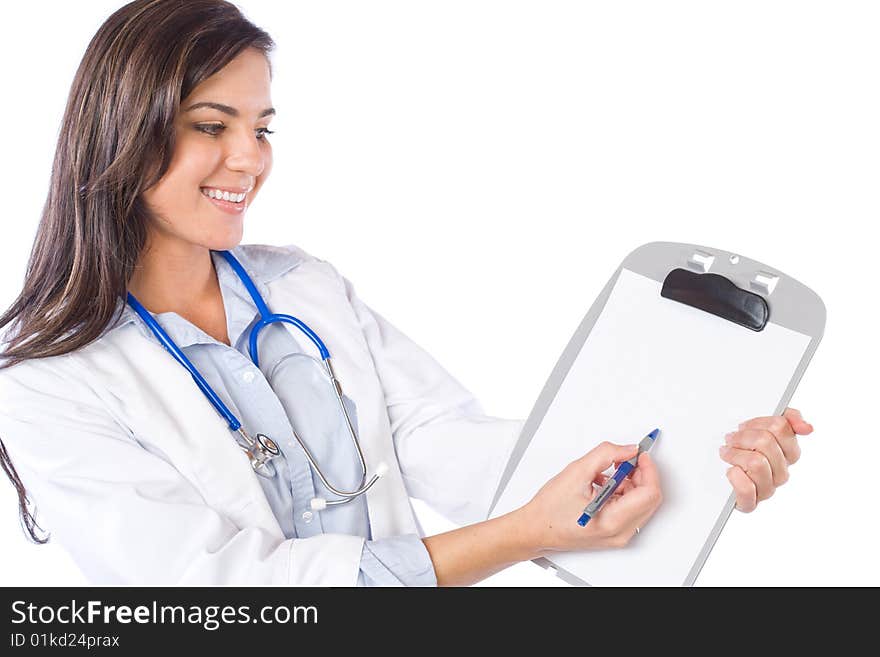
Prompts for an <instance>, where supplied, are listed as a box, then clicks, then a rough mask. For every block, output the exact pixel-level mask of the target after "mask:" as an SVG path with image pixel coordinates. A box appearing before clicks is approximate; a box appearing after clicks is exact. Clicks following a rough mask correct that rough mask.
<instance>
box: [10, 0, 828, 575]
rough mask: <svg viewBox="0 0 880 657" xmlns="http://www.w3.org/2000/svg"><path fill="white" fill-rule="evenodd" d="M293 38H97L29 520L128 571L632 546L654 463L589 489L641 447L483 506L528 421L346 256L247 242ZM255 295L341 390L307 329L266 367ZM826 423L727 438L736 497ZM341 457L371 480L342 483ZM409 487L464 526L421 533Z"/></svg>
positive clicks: (341, 568)
mask: <svg viewBox="0 0 880 657" xmlns="http://www.w3.org/2000/svg"><path fill="white" fill-rule="evenodd" d="M272 47H273V43H272V41H271V39H270V38H269V36H268V35H267V34H266V33H265V32H263V31H262V30H260V29H258V28H257V27H255V26H254V25H252V24H251V23H250V22H248V21H247V20H246V19H245V18H244V17H243V16H242V15H241V14H240V12H239V11H238V10H237V9H236V8H235V7H234V6H233V5H231V4H229V3H227V2H223V1H221V0H187V1H182V0H137V1H135V2H132V3H130V4H128V5H126V6H124V7H123V8H121V9H120V10H118V11H117V12H116V13H114V14H113V15H112V16H111V17H110V18H109V19H108V20H107V21H106V22H105V23H104V25H103V26H102V27H101V28H100V29H99V31H98V33H97V34H96V35H95V37H94V39H93V40H92V42H91V43H90V45H89V47H88V50H87V52H86V54H85V56H84V58H83V61H82V63H81V65H80V67H79V70H78V71H77V74H76V78H75V81H74V84H73V87H72V90H71V93H70V98H69V102H68V105H67V109H66V112H65V115H64V118H63V124H62V129H61V135H60V139H59V143H58V147H57V151H56V158H55V162H54V166H53V171H52V182H51V188H50V191H49V197H48V200H47V204H46V206H45V209H44V213H43V217H42V220H41V223H40V226H39V230H38V233H37V237H36V240H35V244H34V248H33V252H32V254H31V259H30V263H29V266H28V270H27V276H26V282H25V286H24V289H23V290H22V292H21V294H20V296H19V297H18V299H16V301H15V302H14V303H13V305H12V306H11V308H10V309H9V310H8V311H7V312H6V313H5V314H4V316H3V317H2V318H0V327H2V326H7V325H9V327H10V330H9V333H8V334H7V336H6V343H5V349H4V352H3V355H4V357H5V360H4V362H3V363H2V369H0V399H2V400H3V406H2V407H0V433H2V437H3V439H4V440H5V444H4V445H3V449H2V457H3V459H2V462H3V466H4V470H5V471H6V473H7V475H8V476H9V477H10V479H11V480H12V481H13V483H14V485H15V486H16V488H17V490H18V493H19V502H20V512H21V516H22V519H23V522H24V523H25V526H26V528H27V530H28V532H29V534H30V536H31V537H32V538H33V539H34V540H36V541H44V540H45V539H42V538H40V537H38V536H37V534H36V532H35V527H37V526H36V525H35V520H34V516H33V514H32V513H31V511H30V509H29V507H28V503H29V498H28V492H30V494H31V495H32V496H33V500H34V501H35V502H36V503H38V504H39V505H40V507H39V508H40V510H41V512H42V513H43V515H44V517H45V519H46V520H47V521H48V526H49V527H50V528H51V530H52V532H53V533H54V534H56V535H57V536H58V537H59V540H60V541H61V542H62V543H63V544H64V545H65V546H66V547H67V549H68V551H69V552H70V553H71V555H72V556H73V558H74V559H75V561H76V562H77V563H78V564H79V565H80V567H81V568H82V569H83V571H84V573H85V574H86V575H87V576H88V577H89V578H90V579H91V580H93V581H95V582H98V583H110V584H160V583H165V584H168V583H171V584H206V583H208V584H282V583H284V584H317V585H343V586H349V585H356V584H357V585H391V584H404V585H434V584H439V585H466V584H471V583H474V582H477V581H479V580H481V579H483V578H485V577H487V576H489V575H491V574H493V573H495V572H498V571H499V570H501V569H503V568H504V567H506V566H508V565H510V564H513V563H516V562H519V561H523V560H526V559H534V558H537V557H539V556H542V555H546V554H548V553H550V552H553V551H558V550H582V549H599V548H608V549H613V548H616V547H620V546H623V545H625V544H626V543H627V542H628V541H629V540H630V539H631V537H632V536H633V535H634V534H635V532H636V531H637V529H638V528H639V527H641V526H643V525H644V524H645V523H646V522H647V520H648V519H649V518H650V517H651V515H652V514H653V513H654V511H655V510H656V509H657V507H658V505H659V504H660V502H661V497H662V496H661V488H660V484H659V481H658V477H657V471H656V469H655V467H654V464H653V462H652V460H651V458H650V456H649V455H647V454H645V455H642V456H641V457H640V460H639V467H638V468H637V469H636V471H635V472H634V474H633V476H632V477H631V480H630V481H628V482H627V483H626V484H625V485H624V486H623V487H622V488H621V489H620V490H619V491H618V493H616V495H615V498H614V499H613V500H612V501H610V502H609V503H608V504H607V505H606V507H605V508H604V509H603V511H602V513H600V514H598V515H597V516H596V518H595V520H594V521H593V522H590V523H589V524H588V525H587V526H586V527H580V526H578V525H577V524H576V523H575V522H573V519H574V518H577V517H578V516H579V515H580V512H581V511H582V509H583V507H584V506H585V504H586V502H587V501H588V499H587V493H588V492H589V490H590V482H593V483H596V484H601V483H602V482H603V480H604V476H603V475H602V474H601V473H602V472H603V471H604V470H606V469H607V468H608V467H609V466H611V465H612V464H614V463H615V462H620V461H622V460H625V459H628V458H630V457H632V456H633V455H634V454H635V451H636V450H635V446H633V445H628V446H627V445H623V446H622V445H613V444H610V443H603V444H601V445H600V446H598V447H597V448H595V449H594V450H592V451H590V452H589V453H588V454H586V455H585V456H583V457H582V458H580V459H578V460H577V461H575V462H573V463H571V464H569V465H568V466H567V467H566V468H565V469H564V470H563V471H562V472H560V473H559V474H558V475H557V476H556V477H554V478H553V479H552V480H550V481H549V482H548V483H547V484H546V485H544V486H543V487H542V488H541V490H540V491H537V493H536V494H535V496H534V498H533V499H532V500H531V501H530V502H529V503H528V504H526V505H524V506H523V507H521V508H520V509H517V510H515V511H513V512H511V513H508V514H506V515H504V516H501V517H498V518H493V519H491V520H485V518H486V516H487V512H488V507H489V504H490V500H491V496H492V494H493V492H494V490H495V485H496V484H497V482H498V480H499V478H500V475H501V469H502V467H503V465H504V463H505V462H506V458H507V456H508V454H509V452H510V449H511V448H512V446H513V442H514V441H515V439H516V437H517V435H518V433H519V430H520V429H521V427H522V423H521V422H517V421H507V420H499V419H495V418H490V417H487V416H485V415H484V414H483V413H482V411H481V409H480V406H479V404H478V402H477V401H476V400H475V399H474V398H473V396H472V395H471V394H470V393H469V392H468V391H467V390H465V389H464V388H462V386H461V385H460V384H459V383H458V382H457V381H455V380H454V379H453V378H452V377H450V376H449V375H448V374H447V373H446V372H445V371H444V370H443V369H442V368H441V367H440V366H439V365H438V364H437V363H436V362H435V361H434V360H433V359H432V358H431V357H430V356H429V355H428V354H426V353H425V352H424V351H423V350H421V349H420V348H419V347H417V346H416V345H415V344H413V343H412V342H411V341H410V340H408V339H407V338H406V337H405V336H404V335H402V334H401V333H400V332H399V331H397V330H396V329H395V328H394V327H393V326H391V325H390V324H389V323H388V322H387V321H385V320H384V319H383V318H382V317H381V316H380V315H378V314H377V313H375V312H374V311H372V310H371V309H370V308H368V307H367V306H366V305H365V304H364V303H363V302H362V301H360V300H359V299H358V297H357V296H356V294H355V292H354V290H353V288H352V286H351V284H350V283H349V282H348V281H347V280H346V279H344V278H343V277H341V276H340V275H339V274H338V273H337V272H336V270H335V269H334V268H333V267H332V266H331V265H330V264H329V263H327V262H324V261H322V260H320V259H317V258H314V257H312V256H310V255H309V254H307V253H305V252H303V251H302V250H301V249H298V248H296V247H284V248H280V247H264V246H239V242H240V240H241V237H242V226H243V220H244V216H245V213H246V209H247V207H248V206H249V205H250V204H251V203H252V202H253V200H254V199H255V198H256V196H257V194H258V193H259V191H260V189H261V188H262V186H263V184H264V183H265V182H266V180H267V178H268V176H269V173H270V171H271V165H272V147H271V145H270V143H269V140H268V137H267V136H268V135H270V134H271V130H270V129H269V127H268V126H269V123H270V120H271V117H272V114H273V113H274V110H273V109H272V102H271V98H270V83H271V63H270V61H269V58H268V55H269V52H270V51H271V49H272ZM218 195H221V198H219V199H218V198H217V197H218ZM224 252H228V253H224ZM239 265H240V266H241V271H240V270H239V269H238V266H239ZM249 279H253V283H252V286H251V287H249V286H248V282H249ZM260 298H263V299H265V301H266V303H267V304H268V306H269V308H271V309H272V310H273V311H275V312H291V313H293V314H295V315H296V317H298V318H299V319H301V320H302V321H304V322H305V324H306V325H308V327H310V329H311V330H313V331H314V334H315V335H316V336H320V338H322V339H323V340H324V341H326V346H327V349H328V350H329V353H330V354H332V356H333V361H332V362H333V368H334V369H335V373H336V375H337V377H338V380H339V381H340V382H341V383H342V385H343V386H344V388H342V390H343V391H344V396H341V397H339V398H337V397H336V396H335V394H334V392H333V390H332V388H331V387H330V386H329V385H328V381H327V378H326V376H325V374H324V369H323V365H322V363H321V361H320V360H318V359H317V358H316V357H315V354H316V353H317V351H316V345H319V344H320V343H319V342H317V341H314V344H313V340H312V338H311V336H309V335H306V334H304V333H302V332H299V331H297V330H295V329H293V328H292V327H284V326H280V325H278V324H272V325H269V326H267V327H266V328H265V329H264V330H262V332H261V333H260V334H259V343H258V353H259V360H258V364H255V362H254V361H253V360H252V358H251V356H252V353H251V347H250V344H249V336H250V334H251V330H252V329H254V327H255V325H256V323H257V322H258V321H259V319H260V315H259V313H258V308H259V306H260V301H259V299H260ZM171 345H173V346H171ZM175 347H176V348H177V349H179V352H178V353H177V356H176V358H172V357H171V355H169V353H168V351H166V349H169V350H173V349H174V348H175ZM181 354H182V355H181ZM322 355H323V354H322ZM184 356H185V359H184ZM184 360H188V361H189V362H191V364H192V366H193V367H194V368H195V370H197V371H198V373H199V374H200V376H202V377H203V378H204V384H199V385H196V383H194V380H193V377H192V376H191V375H190V372H188V371H187V369H185V367H184V366H182V364H181V362H180V361H184ZM208 391H211V392H208ZM212 394H213V395H215V396H216V399H215V400H214V401H212V402H211V403H206V399H205V396H208V397H210V396H211V395H212ZM340 402H341V404H340ZM343 410H344V412H341V411H343ZM349 425H351V426H350V427H349ZM811 430H812V428H811V427H810V426H809V425H807V424H806V423H804V422H803V420H802V419H801V418H800V416H799V414H798V412H797V411H793V410H791V409H789V410H788V411H787V412H786V414H785V416H784V417H781V418H780V417H776V418H755V419H753V420H750V421H749V422H747V423H744V424H743V425H741V427H740V430H738V431H735V432H732V433H731V434H730V435H729V436H728V443H729V447H728V448H727V449H726V451H724V452H723V453H722V458H724V460H726V461H727V462H729V463H730V464H731V466H732V467H731V468H730V470H729V471H728V477H729V479H730V481H731V483H732V485H733V487H734V489H735V491H736V496H737V505H738V507H739V508H740V509H741V510H743V511H746V512H748V511H751V510H752V509H754V508H755V506H756V505H757V503H758V502H759V501H761V500H764V499H766V498H767V497H769V496H770V495H772V494H773V491H774V490H775V487H776V486H778V485H781V484H782V483H784V482H785V480H786V479H787V477H788V469H787V468H788V465H789V464H791V463H794V462H795V461H796V460H797V458H798V455H799V448H798V444H797V438H796V436H795V433H800V434H804V433H809V432H810V431H811ZM352 434H355V435H356V436H358V437H359V438H360V445H361V447H362V448H363V455H364V458H365V460H366V465H364V466H363V467H362V462H363V460H362V457H361V454H360V453H359V452H360V450H359V448H358V447H357V446H356V444H355V442H354V441H353V440H352V439H351V437H352ZM259 435H264V436H267V437H268V440H267V439H262V438H261V440H262V441H263V442H262V443H261V445H262V450H260V449H256V448H254V447H253V445H252V443H249V442H248V440H249V439H251V440H253V439H255V438H257V437H258V436H259ZM242 447H244V448H247V449H249V450H250V452H249V453H248V454H245V453H244V452H243V451H242ZM7 448H8V452H7V451H6V450H7ZM306 450H308V452H307V451H306ZM276 453H277V456H275V457H274V458H271V459H270V460H268V462H267V463H264V462H263V461H264V459H267V458H268V457H270V456H272V455H274V454H276ZM463 455H466V456H463ZM310 458H312V459H314V461H315V462H316V463H317V464H318V465H319V466H320V469H321V471H322V472H321V473H319V472H318V470H317V469H316V468H314V467H313V466H312V465H311V464H310V461H309V459H310ZM382 462H384V464H385V466H386V467H387V474H385V476H383V477H382V478H381V479H380V480H379V481H378V483H376V482H375V477H373V476H370V475H372V472H373V471H374V470H375V469H377V468H378V467H379V465H380V463H382ZM108 465H109V466H110V467H108ZM367 467H369V468H370V471H369V475H366V473H365V470H366V468H367ZM324 474H326V478H327V484H329V485H331V486H333V487H335V488H338V489H339V490H341V491H345V492H355V491H358V490H362V489H363V488H365V487H367V486H368V487H369V488H368V490H366V492H365V493H364V494H362V495H356V496H351V497H345V496H338V495H336V494H334V493H332V492H330V491H329V490H328V486H326V485H325V483H324V481H322V479H321V477H322V476H323V475H324ZM371 483H372V485H371ZM410 496H412V497H417V498H421V499H424V500H425V501H426V502H428V503H429V504H431V505H432V506H433V507H435V508H436V509H437V510H439V511H440V512H442V513H444V514H445V515H446V516H448V517H450V518H451V519H453V520H455V521H457V522H459V523H461V524H465V525H466V526H464V527H462V528H460V529H457V530H454V531H450V532H446V533H443V534H440V535H436V536H430V537H424V538H423V537H422V534H423V533H424V532H422V531H421V528H420V527H419V526H418V523H417V519H416V517H415V515H414V514H413V511H412V507H411V506H410V502H409V497H410ZM313 500H316V501H314V502H313ZM336 502H340V503H336ZM325 505H326V506H325Z"/></svg>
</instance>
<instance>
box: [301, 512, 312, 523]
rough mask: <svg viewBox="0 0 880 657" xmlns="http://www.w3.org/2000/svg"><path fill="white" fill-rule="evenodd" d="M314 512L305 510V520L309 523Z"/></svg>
mask: <svg viewBox="0 0 880 657" xmlns="http://www.w3.org/2000/svg"><path fill="white" fill-rule="evenodd" d="M312 517H313V514H312V512H311V511H303V520H305V521H306V522H307V523H309V522H311V521H312Z"/></svg>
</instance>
